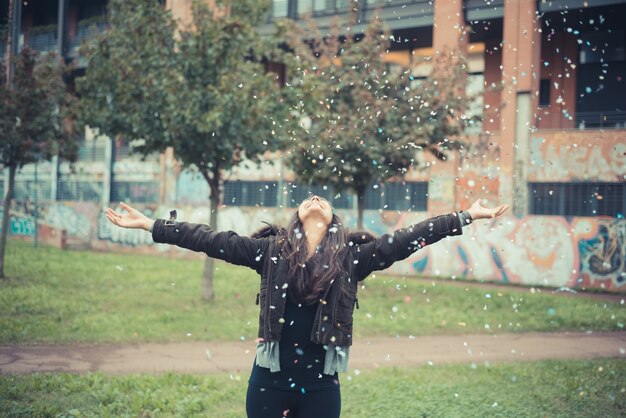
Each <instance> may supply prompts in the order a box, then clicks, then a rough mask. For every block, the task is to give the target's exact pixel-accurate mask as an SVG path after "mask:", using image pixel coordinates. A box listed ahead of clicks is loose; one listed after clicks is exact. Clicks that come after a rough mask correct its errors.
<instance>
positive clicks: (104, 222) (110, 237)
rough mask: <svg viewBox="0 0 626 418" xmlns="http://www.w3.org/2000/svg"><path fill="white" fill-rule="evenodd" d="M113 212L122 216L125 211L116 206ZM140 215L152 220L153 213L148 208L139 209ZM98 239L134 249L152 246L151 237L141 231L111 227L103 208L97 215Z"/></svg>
mask: <svg viewBox="0 0 626 418" xmlns="http://www.w3.org/2000/svg"><path fill="white" fill-rule="evenodd" d="M113 210H114V211H116V212H118V213H121V214H124V213H126V211H125V210H124V209H122V208H121V207H119V206H117V207H114V208H113ZM141 213H143V214H144V215H146V216H147V217H149V218H153V215H154V213H153V211H152V209H151V208H149V207H145V208H142V209H141ZM97 233H98V235H97V236H98V239H99V240H103V241H110V242H113V243H116V244H121V245H128V246H131V247H136V246H139V245H152V244H153V243H154V241H153V240H152V235H150V234H149V233H147V232H146V231H143V230H141V229H128V228H120V227H118V226H117V225H113V224H112V223H111V222H110V221H109V220H108V219H107V218H106V215H105V212H104V208H103V209H102V210H101V211H100V213H99V215H98V225H97Z"/></svg>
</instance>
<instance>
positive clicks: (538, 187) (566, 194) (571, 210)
mask: <svg viewBox="0 0 626 418" xmlns="http://www.w3.org/2000/svg"><path fill="white" fill-rule="evenodd" d="M528 188H529V213H531V214H533V215H560V216H612V217H620V216H623V215H624V202H625V201H626V195H625V194H624V184H623V183H529V184H528Z"/></svg>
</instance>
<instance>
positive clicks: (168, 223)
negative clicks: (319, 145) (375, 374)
mask: <svg viewBox="0 0 626 418" xmlns="http://www.w3.org/2000/svg"><path fill="white" fill-rule="evenodd" d="M121 207H122V208H123V209H124V210H126V211H127V212H128V213H126V214H119V213H117V212H115V211H114V210H112V209H109V208H107V209H106V216H107V218H108V219H109V220H110V221H111V222H112V223H114V224H115V225H118V226H120V227H123V228H137V229H144V230H146V231H151V232H152V238H153V239H154V242H157V243H166V244H173V245H177V246H179V247H182V248H187V249H190V250H192V251H197V252H204V253H206V254H207V255H208V256H209V257H214V258H218V259H221V260H225V261H227V262H229V263H233V264H236V265H241V266H247V267H250V268H251V269H253V270H255V271H256V272H257V273H258V274H259V275H260V276H261V285H260V289H259V292H258V294H257V304H258V305H260V314H259V333H258V339H257V343H258V344H257V353H256V358H255V361H254V363H253V365H252V373H251V376H250V379H249V382H248V392H247V396H246V412H247V414H248V417H249V418H257V417H277V418H279V417H294V418H304V417H324V418H333V417H339V415H340V412H341V395H340V389H339V376H338V373H339V372H345V371H347V368H348V359H349V354H350V346H351V345H352V318H353V311H354V308H355V306H356V307H357V308H358V298H357V289H358V282H359V281H361V280H364V279H365V278H366V277H367V276H368V275H369V274H370V273H371V272H373V271H375V270H384V269H386V268H388V267H389V266H391V265H392V264H393V263H394V262H396V261H399V260H403V259H405V258H407V257H409V256H410V255H411V254H412V253H414V252H415V251H417V250H418V249H420V248H422V247H424V246H426V245H429V244H433V243H435V242H437V241H439V240H441V239H442V238H444V237H446V236H449V235H461V234H462V228H463V226H465V225H468V224H470V223H471V222H472V221H475V220H478V219H489V218H493V217H496V216H500V215H501V214H502V213H504V212H505V211H506V210H507V208H508V206H507V205H501V206H498V207H496V208H493V209H489V208H485V207H483V206H482V205H481V204H480V203H479V201H476V202H475V203H474V204H473V205H472V206H471V207H470V208H469V209H468V210H467V211H461V212H452V213H450V214H446V215H440V216H436V217H433V218H429V219H426V220H424V221H422V222H419V223H417V224H414V225H412V226H410V227H408V228H402V229H398V230H396V231H394V233H393V234H384V235H382V236H381V237H378V238H375V237H373V236H372V235H371V234H369V233H366V232H350V231H348V230H347V229H346V228H345V227H344V226H343V224H342V222H341V220H340V219H339V217H338V216H337V215H336V214H335V213H334V212H333V208H332V206H331V205H330V203H329V202H328V201H327V200H326V199H323V198H321V197H319V196H315V195H314V196H311V197H310V198H308V199H306V200H304V201H303V202H302V203H301V204H300V205H299V207H298V210H297V211H296V213H294V215H293V217H292V218H291V220H290V221H289V224H288V225H287V227H286V228H278V227H275V226H268V227H267V228H265V229H263V230H261V231H259V232H258V233H256V234H254V235H253V236H252V237H245V236H241V235H238V234H237V233H235V232H233V231H225V232H216V231H213V230H212V229H211V228H210V227H209V226H208V225H204V224H194V223H189V222H179V221H177V220H176V212H175V211H172V212H171V214H172V216H171V218H170V219H169V220H165V219H156V220H152V219H150V218H148V217H146V216H145V215H143V214H142V213H141V212H139V211H138V210H136V209H134V208H132V207H130V206H128V205H126V204H124V203H121Z"/></svg>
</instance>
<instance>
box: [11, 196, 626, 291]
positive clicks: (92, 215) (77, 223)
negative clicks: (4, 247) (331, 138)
mask: <svg viewBox="0 0 626 418" xmlns="http://www.w3.org/2000/svg"><path fill="white" fill-rule="evenodd" d="M137 208H138V209H140V210H141V211H142V212H143V213H145V214H146V215H148V216H151V217H153V218H168V217H169V211H170V210H171V209H176V210H177V212H178V219H179V220H183V221H189V222H196V223H206V222H207V220H208V217H209V208H208V207H202V206H196V207H193V206H178V205H168V206H157V205H153V206H137ZM114 209H116V210H118V211H119V210H120V209H119V208H116V207H114ZM44 212H45V213H44V215H42V218H43V219H45V221H46V223H48V224H51V225H54V226H55V227H56V228H59V229H65V230H66V231H67V235H68V240H70V239H81V240H86V241H87V242H88V243H89V245H90V247H91V248H93V249H97V250H103V251H120V252H131V253H144V254H160V255H165V256H168V257H189V258H197V259H201V258H203V257H204V255H203V254H201V253H192V252H190V251H188V250H184V249H181V248H178V247H175V246H170V245H165V244H155V243H154V242H153V241H152V237H151V235H150V234H149V233H148V232H145V231H139V230H128V229H123V228H119V227H116V226H114V225H113V224H111V223H110V222H109V221H108V220H107V219H106V217H105V216H104V211H103V208H102V207H100V206H99V205H97V204H95V203H76V202H56V203H54V204H52V205H50V206H48V207H47V208H44ZM292 213H293V209H291V210H288V209H283V210H281V211H279V210H278V209H276V208H270V209H260V208H241V207H227V208H224V209H222V210H220V217H219V223H220V225H221V226H220V228H219V229H220V230H234V231H237V232H238V233H240V234H244V235H248V234H250V233H252V232H253V231H255V230H257V229H259V228H261V227H263V224H262V221H266V222H276V223H281V224H284V223H285V222H286V220H287V219H288V218H289V217H290V216H291V215H292ZM338 214H339V216H340V217H342V219H343V220H344V222H345V224H346V225H348V227H354V225H355V223H356V217H355V213H354V212H352V211H345V210H339V211H338ZM428 216H430V214H428V213H408V212H401V213H398V212H378V211H366V213H365V217H364V222H365V225H366V226H367V229H369V230H370V231H372V232H373V233H375V234H376V235H380V234H383V233H386V232H391V231H393V230H395V229H398V228H402V227H406V226H409V225H411V224H413V223H416V222H419V221H422V220H424V219H426V218H427V217H428ZM16 225H17V224H16ZM16 228H17V227H16ZM24 230H25V231H28V227H26V228H25V229H24ZM388 272H389V273H394V274H401V275H407V276H415V275H427V276H442V277H443V276H445V277H453V278H466V279H476V280H490V281H497V282H502V283H518V284H525V285H541V286H553V287H562V286H566V287H586V288H602V289H607V290H612V291H626V221H624V220H620V219H615V218H602V217H597V218H565V217H561V216H527V217H523V218H521V219H518V218H516V217H513V216H506V217H504V218H501V219H497V220H492V221H484V220H483V221H477V222H476V223H474V224H472V225H470V226H469V227H466V228H465V229H464V234H463V235H462V236H458V237H451V238H448V239H444V240H442V241H440V242H438V243H436V244H434V245H432V246H429V247H425V248H423V249H421V250H419V251H418V252H417V253H415V254H414V255H412V256H411V257H409V258H408V259H406V260H403V261H400V262H398V263H396V264H394V265H393V266H392V267H391V268H390V269H388Z"/></svg>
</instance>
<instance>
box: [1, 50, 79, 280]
mask: <svg viewBox="0 0 626 418" xmlns="http://www.w3.org/2000/svg"><path fill="white" fill-rule="evenodd" d="M14 62H15V73H14V76H13V80H12V83H10V84H9V83H8V82H7V80H6V79H5V78H6V76H5V74H6V72H5V68H4V66H5V65H6V64H7V63H5V62H2V75H3V80H2V86H1V87H0V163H1V164H2V165H3V166H4V167H8V169H9V187H8V190H7V192H6V196H5V198H4V207H3V210H4V212H3V216H2V235H1V237H0V278H3V277H4V254H5V249H6V239H7V235H8V233H9V209H10V207H11V200H12V199H13V190H14V185H15V174H16V172H17V170H18V169H19V168H20V167H22V166H24V165H25V164H30V163H34V162H36V161H38V160H41V159H44V160H50V159H51V158H52V157H53V156H54V155H58V156H59V158H65V159H67V160H69V161H75V160H76V157H77V151H78V141H77V138H78V136H77V135H76V134H75V133H76V132H78V129H76V128H75V126H74V121H75V109H76V99H75V98H74V97H73V96H71V95H70V93H69V92H68V90H67V87H66V85H65V82H64V81H63V71H64V66H63V65H62V64H61V63H60V61H59V59H58V57H57V56H56V55H54V54H46V55H44V56H41V57H40V56H39V55H38V53H37V52H36V51H33V50H31V49H28V48H24V49H22V50H21V51H20V53H19V54H18V55H17V57H15V60H14Z"/></svg>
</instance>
